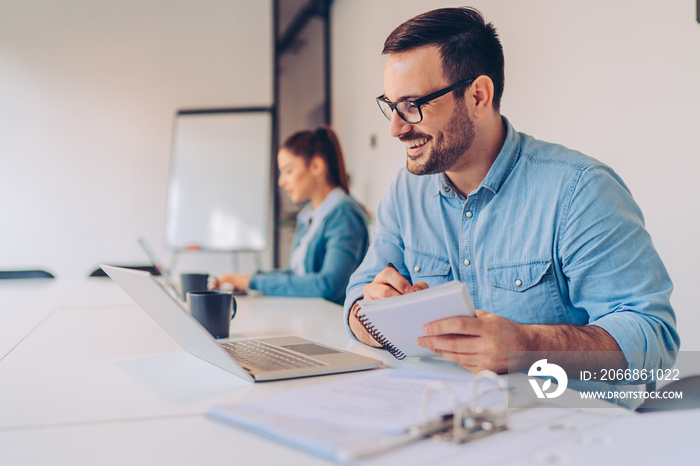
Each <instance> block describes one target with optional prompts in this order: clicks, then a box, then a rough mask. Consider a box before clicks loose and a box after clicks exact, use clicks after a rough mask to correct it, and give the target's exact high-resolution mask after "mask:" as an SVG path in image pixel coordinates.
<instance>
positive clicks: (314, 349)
mask: <svg viewBox="0 0 700 466" xmlns="http://www.w3.org/2000/svg"><path fill="white" fill-rule="evenodd" d="M284 348H287V349H290V350H292V351H296V352H299V353H302V354H306V355H307V356H315V355H318V354H331V353H340V351H336V350H334V349H331V348H326V347H325V346H321V345H316V344H313V343H305V344H301V345H284Z"/></svg>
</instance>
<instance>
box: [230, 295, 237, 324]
mask: <svg viewBox="0 0 700 466" xmlns="http://www.w3.org/2000/svg"><path fill="white" fill-rule="evenodd" d="M231 306H232V308H233V310H232V312H231V320H233V318H234V317H236V308H237V307H238V304H237V303H236V297H235V296H233V294H231Z"/></svg>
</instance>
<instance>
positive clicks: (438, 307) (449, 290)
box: [359, 281, 475, 357]
mask: <svg viewBox="0 0 700 466" xmlns="http://www.w3.org/2000/svg"><path fill="white" fill-rule="evenodd" d="M360 306H361V310H360V312H359V315H360V316H361V317H362V316H364V317H365V318H366V319H367V320H368V321H369V323H370V324H371V325H372V326H374V328H375V329H376V330H377V331H378V333H379V334H381V335H382V336H383V337H384V338H386V340H388V341H389V342H390V343H391V344H392V345H393V346H395V347H396V348H398V349H399V350H400V351H401V352H403V353H404V354H405V355H406V356H407V357H429V356H435V355H436V354H435V353H433V352H432V351H430V350H427V349H425V348H421V347H420V346H418V338H419V337H421V336H423V326H424V325H425V324H427V323H428V322H433V321H435V320H440V319H445V318H447V317H453V316H474V315H475V312H474V305H473V304H472V302H471V299H470V298H469V293H468V292H467V287H466V285H465V284H464V283H461V282H458V281H451V282H448V283H445V284H442V285H438V286H436V287H433V288H428V289H427V290H422V291H418V292H416V293H409V294H405V295H402V296H396V297H392V298H385V299H380V300H372V301H361V302H360Z"/></svg>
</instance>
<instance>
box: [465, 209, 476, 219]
mask: <svg viewBox="0 0 700 466" xmlns="http://www.w3.org/2000/svg"><path fill="white" fill-rule="evenodd" d="M464 215H466V216H467V217H468V218H472V215H474V214H472V211H471V210H467V213H465V214H464Z"/></svg>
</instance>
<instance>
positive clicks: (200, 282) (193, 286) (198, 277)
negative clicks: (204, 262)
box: [180, 273, 209, 301]
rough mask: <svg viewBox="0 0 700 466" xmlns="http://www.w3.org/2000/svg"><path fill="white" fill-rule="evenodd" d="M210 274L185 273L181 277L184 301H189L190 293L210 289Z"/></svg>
mask: <svg viewBox="0 0 700 466" xmlns="http://www.w3.org/2000/svg"><path fill="white" fill-rule="evenodd" d="M208 283H209V274H207V273H183V274H181V275H180V286H181V287H182V299H183V300H184V301H187V293H189V292H190V291H206V290H208V289H209V286H208Z"/></svg>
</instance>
